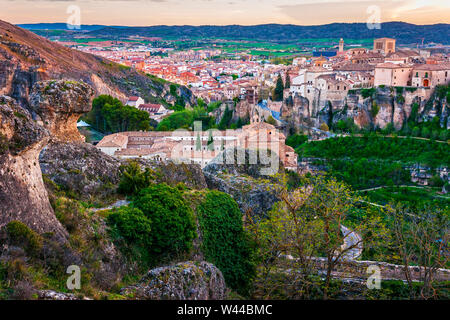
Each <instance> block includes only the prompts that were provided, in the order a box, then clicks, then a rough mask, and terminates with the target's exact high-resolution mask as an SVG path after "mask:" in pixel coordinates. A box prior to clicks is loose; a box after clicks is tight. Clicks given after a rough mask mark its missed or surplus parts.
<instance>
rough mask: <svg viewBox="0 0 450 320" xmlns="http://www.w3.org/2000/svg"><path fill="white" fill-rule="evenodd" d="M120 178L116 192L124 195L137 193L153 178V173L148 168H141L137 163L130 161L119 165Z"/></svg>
mask: <svg viewBox="0 0 450 320" xmlns="http://www.w3.org/2000/svg"><path fill="white" fill-rule="evenodd" d="M120 171H121V178H120V182H119V189H118V192H119V193H121V194H125V195H133V194H137V193H139V191H141V190H142V189H144V188H146V187H148V186H149V185H150V183H151V182H152V180H153V178H154V177H153V173H152V171H151V170H150V169H149V168H145V170H142V169H141V167H140V165H139V163H137V162H136V161H130V162H129V163H128V164H127V165H123V166H121V167H120Z"/></svg>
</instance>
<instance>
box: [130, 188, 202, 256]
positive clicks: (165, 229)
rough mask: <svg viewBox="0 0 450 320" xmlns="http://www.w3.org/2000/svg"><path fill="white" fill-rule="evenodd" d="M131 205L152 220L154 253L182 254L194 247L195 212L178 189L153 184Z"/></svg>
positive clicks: (163, 254)
mask: <svg viewBox="0 0 450 320" xmlns="http://www.w3.org/2000/svg"><path fill="white" fill-rule="evenodd" d="M132 207H134V208H138V209H139V210H141V211H142V212H143V213H144V214H145V215H146V216H147V217H148V218H150V219H151V221H152V225H151V227H152V233H151V241H152V246H151V248H150V252H151V253H152V255H154V256H161V255H162V256H179V255H181V254H183V253H186V252H189V250H190V249H191V248H192V240H193V239H194V237H195V235H196V232H195V231H196V225H195V220H194V215H193V212H192V209H191V208H190V207H189V206H188V204H187V203H186V201H185V200H184V199H183V197H182V195H181V193H180V191H179V190H178V189H176V188H172V187H170V186H168V185H167V184H157V185H151V186H150V187H148V188H146V189H143V190H142V191H141V192H140V193H139V194H138V195H137V196H136V197H135V200H134V202H133V203H132Z"/></svg>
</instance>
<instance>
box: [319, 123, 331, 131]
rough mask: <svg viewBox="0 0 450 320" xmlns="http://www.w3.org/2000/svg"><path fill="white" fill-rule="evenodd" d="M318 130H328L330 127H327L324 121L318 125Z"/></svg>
mask: <svg viewBox="0 0 450 320" xmlns="http://www.w3.org/2000/svg"><path fill="white" fill-rule="evenodd" d="M320 130H322V131H330V128H328V125H327V124H326V123H325V122H324V123H322V124H321V125H320Z"/></svg>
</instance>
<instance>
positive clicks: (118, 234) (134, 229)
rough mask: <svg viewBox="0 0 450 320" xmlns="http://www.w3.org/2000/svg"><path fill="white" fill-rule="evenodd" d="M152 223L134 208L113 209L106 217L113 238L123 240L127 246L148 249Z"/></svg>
mask: <svg viewBox="0 0 450 320" xmlns="http://www.w3.org/2000/svg"><path fill="white" fill-rule="evenodd" d="M151 224H152V221H151V220H150V219H149V218H148V217H147V216H146V215H144V213H143V212H142V211H141V210H139V209H136V208H130V207H123V208H120V209H115V210H114V211H113V212H112V213H111V214H110V215H109V216H108V225H110V226H111V228H112V230H113V234H114V238H116V239H120V238H123V239H124V240H125V242H126V243H127V244H130V245H136V246H139V247H143V248H147V249H149V248H150V246H151V230H152V227H151Z"/></svg>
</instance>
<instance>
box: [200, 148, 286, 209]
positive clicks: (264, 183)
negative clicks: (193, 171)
mask: <svg viewBox="0 0 450 320" xmlns="http://www.w3.org/2000/svg"><path fill="white" fill-rule="evenodd" d="M238 150H239V149H227V150H225V151H224V152H223V153H222V154H221V155H219V156H218V158H216V159H214V160H213V161H211V162H210V163H209V164H208V165H207V166H206V167H205V168H204V169H203V173H204V175H205V179H206V183H207V185H208V188H209V189H215V190H219V191H221V192H224V193H227V194H229V195H231V196H232V197H233V198H234V200H235V201H236V202H237V204H238V205H239V208H240V210H241V212H242V213H243V214H250V215H255V216H265V215H266V213H267V212H268V211H269V210H270V209H271V208H272V206H273V205H274V204H275V203H276V202H278V201H279V199H278V197H277V195H276V193H275V191H274V190H275V188H274V187H273V185H271V184H272V183H274V181H272V180H273V179H272V178H270V176H266V175H261V168H262V167H263V166H262V165H260V164H251V163H249V159H250V158H253V157H256V154H257V151H255V150H243V149H241V151H244V154H245V163H242V164H237V163H238V159H237V158H236V157H237V154H238ZM222 157H225V159H227V158H231V159H234V160H233V161H234V164H227V161H220V159H221V158H222ZM222 159H223V158H222ZM223 162H225V163H223ZM231 163H233V162H231ZM278 168H279V172H281V171H282V170H283V164H282V163H281V162H280V163H279V166H278ZM276 173H277V172H273V174H276Z"/></svg>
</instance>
